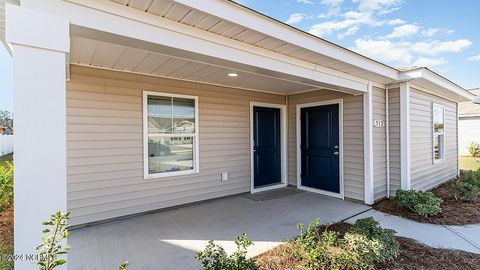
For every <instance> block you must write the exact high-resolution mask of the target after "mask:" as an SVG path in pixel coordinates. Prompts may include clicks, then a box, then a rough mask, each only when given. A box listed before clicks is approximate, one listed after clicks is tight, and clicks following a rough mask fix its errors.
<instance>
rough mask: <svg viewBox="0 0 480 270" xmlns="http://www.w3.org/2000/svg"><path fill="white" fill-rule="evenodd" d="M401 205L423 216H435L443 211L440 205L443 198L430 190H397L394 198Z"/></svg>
mask: <svg viewBox="0 0 480 270" xmlns="http://www.w3.org/2000/svg"><path fill="white" fill-rule="evenodd" d="M394 200H395V202H396V203H397V204H398V205H400V206H401V207H404V208H407V209H410V210H411V211H413V212H415V213H417V214H419V215H422V216H425V217H427V216H434V215H436V214H438V213H440V212H442V208H441V207H440V205H441V204H442V203H443V200H442V199H441V198H439V197H437V196H435V194H433V193H432V192H430V191H418V190H400V189H399V190H397V192H396V194H395V198H394Z"/></svg>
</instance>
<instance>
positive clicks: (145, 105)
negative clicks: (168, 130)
mask: <svg viewBox="0 0 480 270" xmlns="http://www.w3.org/2000/svg"><path fill="white" fill-rule="evenodd" d="M148 96H158V97H170V98H185V99H192V100H194V101H195V133H192V134H162V136H166V137H167V136H170V137H194V139H193V144H194V145H193V147H194V148H195V149H194V150H193V170H185V171H175V172H163V173H153V174H151V173H149V169H148V165H149V164H148V135H149V134H148ZM198 123H199V120H198V96H189V95H179V94H172V93H165V92H155V91H143V174H144V179H155V178H164V177H172V176H179V175H188V174H196V173H199V172H200V154H199V152H200V145H199V135H198V134H199V125H198Z"/></svg>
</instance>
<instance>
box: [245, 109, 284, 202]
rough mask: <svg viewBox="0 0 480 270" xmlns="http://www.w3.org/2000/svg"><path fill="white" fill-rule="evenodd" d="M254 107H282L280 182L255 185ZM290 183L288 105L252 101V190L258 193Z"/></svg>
mask: <svg viewBox="0 0 480 270" xmlns="http://www.w3.org/2000/svg"><path fill="white" fill-rule="evenodd" d="M253 107H265V108H276V109H280V134H281V138H280V145H281V148H282V149H281V152H282V153H281V165H280V167H281V170H282V172H281V174H282V180H281V182H280V183H279V184H275V185H271V186H266V187H260V188H255V185H254V181H255V179H254V177H255V174H254V166H253V162H254V156H253V148H254V141H253V125H254V123H253ZM287 185H288V164H287V106H286V105H285V104H275V103H264V102H255V101H250V192H251V193H256V192H261V191H267V190H272V189H277V188H282V187H286V186H287Z"/></svg>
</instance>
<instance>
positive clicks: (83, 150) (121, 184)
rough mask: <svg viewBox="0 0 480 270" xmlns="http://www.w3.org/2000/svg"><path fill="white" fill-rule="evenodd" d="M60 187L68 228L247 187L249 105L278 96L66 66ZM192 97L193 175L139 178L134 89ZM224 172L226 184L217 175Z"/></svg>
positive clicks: (138, 94)
mask: <svg viewBox="0 0 480 270" xmlns="http://www.w3.org/2000/svg"><path fill="white" fill-rule="evenodd" d="M71 73H72V75H71V80H70V81H69V82H68V84H67V190H68V196H67V198H68V210H69V211H71V213H72V219H71V224H72V225H78V224H84V223H88V222H94V221H98V220H103V219H108V218H114V217H119V216H124V215H129V214H135V213H140V212H145V211H150V210H156V209H160V208H165V207H171V206H175V205H181V204H185V203H190V202H196V201H200V200H205V199H211V198H216V197H220V196H226V195H231V194H237V193H241V192H247V191H249V190H250V139H249V136H250V132H249V123H250V118H249V117H250V116H249V112H250V101H257V102H269V103H278V104H284V103H285V97H284V96H281V95H274V94H267V93H260V92H252V91H244V90H238V89H230V88H223V87H216V86H209V85H202V84H195V83H187V82H181V81H175V80H169V79H161V78H155V77H148V76H142V75H134V74H128V73H120V72H111V71H104V70H99V69H92V68H84V67H78V66H71ZM143 90H149V91H160V92H168V93H178V94H186V95H194V96H198V97H199V139H200V141H199V147H200V173H198V174H193V175H187V176H175V177H169V178H158V179H152V180H144V179H143V129H142V91H143ZM222 172H229V180H228V181H226V182H221V181H220V174H221V173H222Z"/></svg>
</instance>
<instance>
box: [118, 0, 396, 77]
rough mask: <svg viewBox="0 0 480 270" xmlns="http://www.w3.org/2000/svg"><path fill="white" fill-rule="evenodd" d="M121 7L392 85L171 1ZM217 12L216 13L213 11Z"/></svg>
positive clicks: (123, 0) (135, 1)
mask: <svg viewBox="0 0 480 270" xmlns="http://www.w3.org/2000/svg"><path fill="white" fill-rule="evenodd" d="M111 1H113V2H116V3H118V4H121V5H125V6H129V7H131V8H134V9H138V10H142V11H145V12H148V13H151V14H155V15H157V16H161V17H164V18H167V19H170V20H173V21H176V22H180V23H183V24H186V25H189V26H191V27H195V28H199V29H202V30H205V31H209V32H212V33H215V34H218V35H221V36H224V37H228V38H232V39H234V40H237V41H240V42H244V43H247V44H250V45H254V46H257V47H261V48H264V49H268V50H271V51H275V52H278V53H282V54H285V55H288V56H291V57H295V58H297V59H301V60H304V61H308V62H311V63H314V64H317V65H322V66H325V67H328V68H332V69H335V70H338V71H341V72H345V73H349V74H352V75H355V76H358V77H361V78H365V79H368V80H372V81H375V82H378V83H382V84H386V83H390V82H391V79H389V78H386V77H383V76H381V75H378V74H375V73H373V72H370V71H366V70H364V69H361V68H358V67H356V66H354V65H350V64H347V63H344V62H342V61H338V60H336V59H334V58H331V57H328V56H324V55H322V54H319V53H318V52H314V51H311V50H308V49H305V48H303V47H300V46H296V45H293V44H290V43H287V42H284V41H282V40H280V39H277V38H274V37H270V36H268V35H265V34H263V33H260V32H256V31H254V30H251V29H247V28H245V27H243V26H240V25H238V24H234V23H232V22H229V21H226V20H223V19H221V18H218V17H216V16H213V15H210V14H208V13H205V12H202V11H198V10H196V9H192V8H190V7H187V6H184V5H182V4H179V3H176V2H174V1H171V0H111ZM212 12H213V11H212Z"/></svg>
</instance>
